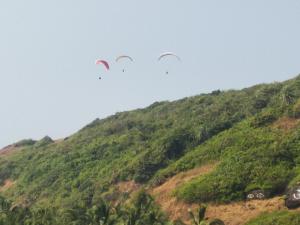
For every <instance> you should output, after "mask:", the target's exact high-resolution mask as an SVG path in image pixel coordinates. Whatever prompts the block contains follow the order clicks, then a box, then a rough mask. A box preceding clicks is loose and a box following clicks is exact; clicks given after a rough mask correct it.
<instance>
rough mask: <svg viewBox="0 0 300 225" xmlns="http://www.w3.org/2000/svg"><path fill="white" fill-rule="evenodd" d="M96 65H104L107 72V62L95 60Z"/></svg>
mask: <svg viewBox="0 0 300 225" xmlns="http://www.w3.org/2000/svg"><path fill="white" fill-rule="evenodd" d="M95 64H96V65H104V66H105V68H106V69H107V70H109V64H108V62H107V61H105V60H102V59H97V60H96V62H95Z"/></svg>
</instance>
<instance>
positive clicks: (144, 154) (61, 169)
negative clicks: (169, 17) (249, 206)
mask: <svg viewBox="0 0 300 225" xmlns="http://www.w3.org/2000/svg"><path fill="white" fill-rule="evenodd" d="M299 135H300V76H298V77H296V78H294V79H291V80H288V81H286V82H282V83H272V84H261V85H256V86H254V87H250V88H245V89H243V90H229V91H219V90H216V91H214V92H212V93H210V94H202V95H198V96H194V97H189V98H185V99H182V100H178V101H174V102H156V103H154V104H152V105H150V106H149V107H147V108H145V109H137V110H134V111H130V112H122V113H117V114H116V115H113V116H111V117H108V118H106V119H103V120H100V119H96V120H95V121H93V122H92V123H90V124H89V125H87V126H86V127H84V128H83V129H81V130H79V131H78V132H77V133H75V134H74V135H72V136H70V137H68V138H65V139H64V140H61V141H59V142H55V141H53V140H52V139H51V138H49V137H45V138H44V139H42V140H40V141H32V140H25V141H23V142H19V143H16V144H14V145H11V146H8V147H7V148H5V149H4V150H2V151H0V186H2V188H0V194H1V195H2V196H3V197H4V198H5V199H6V200H4V201H10V203H9V204H11V205H12V206H18V207H20V208H22V209H26V210H36V209H43V210H45V209H47V210H50V209H51V210H50V211H51V212H52V211H53V214H51V215H55V216H52V217H59V218H63V217H64V216H63V215H65V214H64V213H63V212H65V211H68V212H69V211H70V210H73V211H74V210H75V209H76V210H77V211H76V210H75V211H76V213H75V215H76V216H73V217H68V219H67V220H64V222H63V224H75V223H74V221H77V222H76V224H88V223H87V222H84V219H82V218H80V219H79V218H78V217H80V215H81V214H82V215H83V214H87V211H88V210H91V209H93V207H95V206H97V205H99V204H100V205H101V204H102V206H103V204H104V203H103V201H105V202H106V204H108V203H109V202H110V203H111V204H113V205H116V204H117V203H118V202H121V203H122V207H123V205H124V206H126V207H127V208H126V210H127V211H128V208H130V209H131V208H132V207H133V206H134V207H135V209H136V207H137V205H139V204H138V203H137V202H138V200H137V199H139V197H132V196H135V195H137V196H144V197H143V199H144V200H145V199H146V200H145V201H146V202H148V201H149V202H151V204H150V203H149V205H148V207H150V205H151V210H153V212H155V215H156V217H155V218H160V219H157V221H156V222H155V223H154V222H151V224H165V223H167V217H165V215H163V214H164V213H165V214H166V216H169V220H176V219H181V220H183V221H184V222H186V223H189V220H188V218H187V216H185V214H187V213H186V212H187V209H188V208H192V209H195V210H196V207H197V205H198V204H200V203H207V204H209V207H208V212H207V213H208V216H209V217H210V218H213V217H219V218H220V219H223V220H224V221H225V222H226V224H243V223H246V222H247V221H248V220H250V219H252V218H254V217H256V216H258V215H259V214H260V213H261V212H264V211H269V212H271V211H272V212H273V211H274V214H272V217H273V218H276V216H278V221H279V220H281V221H288V220H291V221H292V220H293V221H299V220H300V219H299V217H300V216H299V215H298V214H295V213H290V212H285V211H282V212H281V211H278V210H282V209H284V206H283V201H275V200H274V199H276V198H278V197H277V196H282V195H283V194H284V193H285V191H286V190H287V188H288V187H290V186H292V185H294V184H296V183H297V182H298V181H300V138H299V137H300V136H299ZM203 168H206V169H203ZM208 168H209V169H208ZM178 176H179V177H180V176H181V177H180V179H178ZM143 188H144V189H145V191H144V192H143V193H144V195H143V194H141V192H140V190H141V189H143ZM256 189H259V190H263V191H264V192H265V193H266V196H267V198H269V201H271V202H272V204H273V206H272V207H267V206H266V207H264V204H265V203H263V201H262V202H258V203H255V204H256V205H259V204H261V205H262V208H261V209H260V210H258V211H257V212H256V213H252V214H251V215H249V217H248V218H244V219H243V221H242V222H241V221H240V222H236V223H234V222H231V221H233V218H234V217H237V216H238V215H233V216H232V217H230V216H229V218H228V216H227V217H226V218H221V217H224V213H223V214H221V213H212V211H213V209H214V208H213V207H215V210H218V209H219V210H222V211H224V208H222V207H223V206H224V207H225V206H226V204H240V203H241V202H243V201H244V200H245V199H246V195H247V193H248V192H250V191H252V190H256ZM160 190H163V192H161V191H160ZM136 192H137V193H136ZM146 193H148V194H151V195H152V197H153V198H154V199H153V201H152V200H149V199H152V197H151V196H150V195H149V196H148V194H146ZM166 193H168V195H166ZM145 196H148V197H145ZM163 197H165V200H162V199H163ZM148 198H149V199H148ZM272 199H273V200H272ZM128 201H129V202H131V203H128ZM168 201H169V206H168V204H167V202H168ZM266 201H268V200H266ZM274 202H276V203H274ZM135 203H136V204H135ZM128 204H129V205H130V204H131V205H130V206H127V205H128ZM157 204H158V205H160V206H161V209H162V210H163V211H164V213H163V212H161V211H160V209H159V208H158V206H157ZM176 204H178V205H179V204H181V205H182V206H183V207H182V208H181V209H180V207H179V209H178V210H179V212H176V213H175V214H174V210H173V211H172V209H171V207H173V208H176ZM241 204H242V203H241ZM253 204H254V203H253ZM274 204H275V205H274ZM279 204H281V205H279ZM132 205H133V206H132ZM210 207H211V208H210ZM218 207H219V208H218ZM227 208H228V209H227V210H230V209H231V208H230V205H228V207H227ZM264 208H268V209H266V210H264ZM146 209H147V210H149V209H148V208H146ZM126 210H125V211H126ZM180 210H181V211H180ZM232 210H236V208H234V207H233V208H232ZM0 211H1V210H0ZM117 211H118V210H116V209H115V214H117V213H116V212H117ZM129 211H130V210H129ZM277 211H278V212H277ZM130 212H131V211H130ZM240 212H241V213H243V212H245V211H242V210H241V211H240ZM230 213H231V212H230V211H228V213H227V215H230ZM129 214H130V213H129ZM129 214H128V215H129ZM0 215H1V213H0ZM126 215H127V214H126ZM130 215H131V214H130ZM139 215H143V213H141V212H140V211H139ZM147 215H148V214H147ZM174 215H175V216H174ZM247 215H248V214H247ZM225 216H226V215H225ZM4 217H5V218H6V217H7V215H5V216H4ZM4 217H3V218H4ZM32 217H34V216H32ZM150 217H151V216H149V218H150ZM269 217H270V215H268V214H264V215H262V216H261V217H260V218H257V219H254V220H253V221H250V222H249V224H251V225H252V224H262V223H261V221H263V220H264V218H266V221H270V219H268V218H269ZM1 218H2V217H1V216H0V224H1ZM22 218H23V217H22ZM126 218H127V219H128V218H129V217H128V216H127V217H126ZM130 218H131V217H130ZM147 218H148V217H147ZM151 218H152V217H151ZM29 219H30V218H29ZM143 219H144V221H146V220H145V218H144V217H143ZM22 220H24V221H25V219H24V218H23V219H22ZM79 220H80V221H81V222H78V221H79ZM3 221H5V219H3ZM47 221H50V220H47ZM116 221H119V219H116ZM137 221H138V220H137ZM141 221H142V220H141ZM13 223H15V222H12V223H11V224H13ZM59 223H62V222H61V221H60V222H57V221H56V222H55V221H54V222H52V223H50V222H49V224H59ZM124 223H125V222H124ZM124 223H123V224H124ZM148 223H150V222H148ZM3 224H5V222H4V223H3ZM6 224H7V223H6ZM32 224H33V223H32ZM42 224H43V223H42ZM94 224H98V223H94ZM107 224H108V223H107ZM111 224H122V223H121V222H120V221H119V222H118V223H117V222H115V223H111ZM132 224H145V222H140V223H138V222H136V223H132ZM264 224H273V223H271V222H270V223H267V222H266V223H264ZM278 224H282V223H278ZM286 224H288V223H286ZM290 224H293V223H292V222H291V223H290ZM294 224H296V223H294Z"/></svg>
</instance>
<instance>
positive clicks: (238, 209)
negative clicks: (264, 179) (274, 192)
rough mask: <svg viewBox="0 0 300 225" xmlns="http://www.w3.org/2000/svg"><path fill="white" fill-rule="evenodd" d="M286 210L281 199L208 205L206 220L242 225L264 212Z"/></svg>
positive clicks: (228, 224) (227, 224)
mask: <svg viewBox="0 0 300 225" xmlns="http://www.w3.org/2000/svg"><path fill="white" fill-rule="evenodd" d="M283 209H286V208H285V206H284V200H283V198H282V197H275V198H272V199H266V200H253V201H247V202H237V203H232V204H228V205H209V206H208V208H207V214H206V215H207V217H208V218H219V219H221V220H223V221H224V222H225V224H226V225H242V224H245V223H246V222H248V221H249V220H251V219H253V218H255V217H257V216H259V215H260V214H261V213H264V212H273V211H276V210H283Z"/></svg>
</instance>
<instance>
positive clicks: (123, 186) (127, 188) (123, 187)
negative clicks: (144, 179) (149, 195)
mask: <svg viewBox="0 0 300 225" xmlns="http://www.w3.org/2000/svg"><path fill="white" fill-rule="evenodd" d="M140 187H141V185H140V184H138V183H136V182H134V181H124V182H119V183H118V184H117V188H118V190H119V191H120V192H123V193H124V192H126V193H132V192H136V191H138V190H139V189H140Z"/></svg>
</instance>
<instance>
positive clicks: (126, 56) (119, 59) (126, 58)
mask: <svg viewBox="0 0 300 225" xmlns="http://www.w3.org/2000/svg"><path fill="white" fill-rule="evenodd" d="M122 60H129V61H131V62H133V58H131V57H130V56H128V55H120V56H118V57H117V58H116V62H117V63H118V62H120V61H122ZM122 71H123V73H124V72H125V69H124V68H123V70H122Z"/></svg>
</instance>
